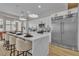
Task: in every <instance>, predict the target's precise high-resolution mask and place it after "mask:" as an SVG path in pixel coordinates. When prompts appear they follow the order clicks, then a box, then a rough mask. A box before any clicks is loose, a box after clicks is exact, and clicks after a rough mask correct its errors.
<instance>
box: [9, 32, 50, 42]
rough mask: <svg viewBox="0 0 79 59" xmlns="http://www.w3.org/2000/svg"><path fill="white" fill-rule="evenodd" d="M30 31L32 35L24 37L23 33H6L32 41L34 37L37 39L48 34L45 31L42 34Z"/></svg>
mask: <svg viewBox="0 0 79 59" xmlns="http://www.w3.org/2000/svg"><path fill="white" fill-rule="evenodd" d="M30 33H31V35H33V37H24V36H25V34H24V35H16V34H12V33H8V34H9V35H13V36H15V37H17V38H21V39H24V40H30V41H34V40H36V39H39V38H41V37H44V36H48V35H49V34H50V33H48V32H45V33H43V34H38V33H36V32H30Z"/></svg>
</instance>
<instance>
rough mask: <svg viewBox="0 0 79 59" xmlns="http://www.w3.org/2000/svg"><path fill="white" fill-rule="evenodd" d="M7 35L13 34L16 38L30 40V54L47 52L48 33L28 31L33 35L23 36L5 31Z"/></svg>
mask: <svg viewBox="0 0 79 59" xmlns="http://www.w3.org/2000/svg"><path fill="white" fill-rule="evenodd" d="M7 34H8V35H11V36H15V37H16V38H21V39H23V40H25V41H26V40H29V41H31V42H32V52H31V53H32V56H47V55H48V52H49V35H50V33H48V32H45V33H43V34H40V33H36V32H30V34H31V35H32V36H33V37H24V36H25V34H23V35H16V34H12V33H7Z"/></svg>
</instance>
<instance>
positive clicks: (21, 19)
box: [19, 18, 27, 20]
mask: <svg viewBox="0 0 79 59" xmlns="http://www.w3.org/2000/svg"><path fill="white" fill-rule="evenodd" d="M19 20H27V19H25V18H19Z"/></svg>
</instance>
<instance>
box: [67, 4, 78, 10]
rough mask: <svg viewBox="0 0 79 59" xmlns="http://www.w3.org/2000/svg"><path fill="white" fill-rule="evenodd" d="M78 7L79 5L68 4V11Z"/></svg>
mask: <svg viewBox="0 0 79 59" xmlns="http://www.w3.org/2000/svg"><path fill="white" fill-rule="evenodd" d="M75 7H78V3H68V9H72V8H75Z"/></svg>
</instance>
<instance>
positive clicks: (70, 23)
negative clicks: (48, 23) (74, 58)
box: [51, 13, 78, 50]
mask: <svg viewBox="0 0 79 59" xmlns="http://www.w3.org/2000/svg"><path fill="white" fill-rule="evenodd" d="M77 25H78V14H77V13H74V14H73V16H70V17H65V18H62V19H59V20H53V19H52V28H53V29H52V33H51V41H52V44H53V43H54V44H56V45H58V46H61V47H64V48H69V49H73V50H77V49H78V43H77V33H78V29H77V28H78V26H77Z"/></svg>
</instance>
